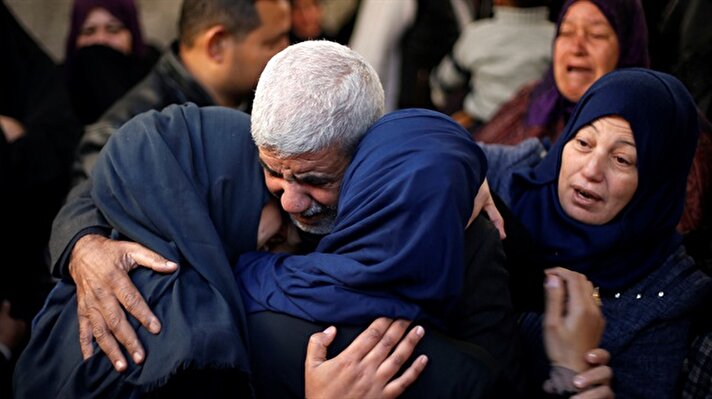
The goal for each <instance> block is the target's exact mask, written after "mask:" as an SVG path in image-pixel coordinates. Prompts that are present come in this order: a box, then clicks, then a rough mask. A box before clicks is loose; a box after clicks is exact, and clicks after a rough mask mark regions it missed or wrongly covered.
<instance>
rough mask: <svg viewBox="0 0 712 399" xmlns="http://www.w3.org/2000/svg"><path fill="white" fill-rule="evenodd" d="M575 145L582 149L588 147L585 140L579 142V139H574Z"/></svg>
mask: <svg viewBox="0 0 712 399" xmlns="http://www.w3.org/2000/svg"><path fill="white" fill-rule="evenodd" d="M576 144H578V145H579V146H580V147H583V148H587V147H589V145H588V142H587V141H585V140H581V139H576Z"/></svg>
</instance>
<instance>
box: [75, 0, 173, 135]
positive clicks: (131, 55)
mask: <svg viewBox="0 0 712 399" xmlns="http://www.w3.org/2000/svg"><path fill="white" fill-rule="evenodd" d="M158 56H159V52H158V50H157V49H155V48H154V47H152V46H149V45H147V44H146V43H145V42H144V41H143V35H142V33H141V28H140V24H139V19H138V12H137V9H136V5H135V4H134V0H75V1H74V5H73V7H72V19H71V26H70V30H69V35H68V36H67V44H66V52H65V57H66V58H65V65H66V68H67V84H68V87H69V90H70V93H71V95H72V104H73V106H74V109H75V113H76V114H77V116H78V117H79V119H80V120H81V122H82V123H83V124H85V125H86V124H89V123H92V122H94V121H96V119H97V118H98V117H99V116H101V114H102V113H103V112H104V111H105V110H106V109H107V108H109V106H111V104H113V103H114V101H116V100H117V99H118V98H119V97H121V96H122V95H123V94H124V93H126V92H127V91H128V89H130V88H131V87H132V86H133V85H135V84H136V83H138V81H139V80H141V78H143V77H144V76H145V75H146V74H147V73H148V71H149V70H150V69H151V67H152V66H153V64H154V63H155V62H156V60H157V59H158Z"/></svg>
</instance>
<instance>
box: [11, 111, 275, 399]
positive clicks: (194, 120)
mask: <svg viewBox="0 0 712 399" xmlns="http://www.w3.org/2000/svg"><path fill="white" fill-rule="evenodd" d="M92 183H93V188H92V191H91V195H92V198H93V200H94V203H95V204H96V206H97V207H98V208H99V210H100V211H101V213H102V214H103V215H104V216H105V217H106V219H107V220H108V221H109V222H110V224H111V225H112V226H113V227H114V229H115V234H117V235H119V236H120V237H121V238H123V239H130V240H132V241H136V242H138V243H141V244H143V245H145V246H147V247H148V248H151V249H153V250H154V251H156V252H158V253H160V254H161V255H162V256H164V257H166V258H167V259H170V260H173V261H176V262H178V263H179V265H180V267H179V270H178V271H177V272H175V273H171V274H166V275H163V274H157V273H154V272H152V271H150V270H148V269H145V268H138V269H136V270H134V271H133V272H132V273H131V279H132V280H133V282H134V284H135V285H136V286H137V288H138V289H139V290H140V291H141V293H142V295H143V296H144V298H145V299H146V301H147V302H148V305H149V307H150V308H151V309H152V310H153V312H154V313H155V314H156V316H157V317H158V318H159V319H160V320H161V322H162V324H163V329H162V331H161V333H160V334H159V335H156V336H154V335H152V334H150V333H149V332H148V331H146V329H145V328H143V327H140V326H139V325H138V323H137V322H136V320H134V319H133V318H131V319H130V321H131V322H132V324H133V326H134V328H135V329H136V333H137V335H138V338H139V339H140V341H141V342H142V343H143V345H144V347H145V348H146V352H147V353H146V359H145V362H144V364H143V365H142V366H136V365H134V363H133V362H131V361H129V367H128V370H127V371H126V372H124V373H122V374H119V373H117V372H116V371H114V369H113V367H112V365H111V363H110V361H109V360H108V358H107V357H106V356H105V355H104V354H103V353H102V352H101V351H100V350H99V348H98V347H97V348H96V349H95V354H94V356H92V357H91V358H89V359H88V360H87V361H82V358H81V352H80V349H79V335H78V330H77V313H76V312H77V305H76V297H75V287H74V285H73V284H68V283H65V282H61V283H59V285H58V286H57V287H56V288H55V290H54V291H53V292H52V293H51V295H50V297H49V299H48V303H47V305H46V307H45V309H43V311H42V312H41V313H40V315H39V316H38V318H37V319H36V321H35V330H34V331H33V337H32V341H31V342H30V345H29V347H28V351H27V352H26V353H25V356H23V359H22V360H21V362H20V364H19V366H18V370H19V372H20V373H21V374H22V376H20V377H18V376H16V379H17V381H23V389H25V390H28V391H27V392H26V393H25V394H26V395H27V396H28V397H108V396H110V395H114V394H115V395H118V396H120V397H121V396H125V395H127V394H128V393H127V392H124V391H120V390H118V389H119V388H121V389H123V390H133V389H135V390H136V391H138V392H141V391H148V390H152V389H154V388H156V387H158V386H160V385H162V384H164V383H165V382H166V381H167V380H168V378H169V377H170V376H171V375H172V374H174V373H176V372H177V371H179V370H181V369H186V368H190V369H205V368H211V369H220V370H226V371H227V372H229V373H236V374H241V373H247V372H248V371H249V369H248V367H249V361H248V359H247V349H246V339H247V336H246V326H245V323H244V319H245V314H244V309H243V306H242V299H241V296H240V294H239V292H238V288H237V285H236V284H235V281H234V279H233V277H232V271H231V264H232V262H235V261H236V259H237V257H238V255H239V254H241V253H243V252H246V251H249V250H254V249H255V248H256V245H257V244H256V241H257V226H258V223H259V219H260V214H261V209H262V206H263V204H264V203H265V201H266V200H267V198H268V194H267V192H266V190H265V188H264V180H263V174H262V171H261V168H260V166H259V164H258V161H257V154H256V149H255V147H254V144H253V143H252V139H251V136H250V122H249V117H248V116H247V115H245V114H243V113H241V112H239V111H234V110H229V109H226V108H218V107H213V108H204V109H200V108H198V107H196V106H195V105H192V104H191V105H185V106H170V107H168V108H166V109H165V110H164V111H163V112H160V113H159V112H156V111H151V112H148V113H145V114H142V115H140V116H138V117H136V118H134V119H132V120H131V121H129V122H127V123H126V124H125V125H124V126H123V127H122V128H121V129H120V130H119V131H118V132H116V133H115V134H114V135H112V137H111V139H110V140H109V142H108V143H107V144H106V146H105V147H104V149H103V150H102V152H101V155H100V157H99V160H98V161H97V164H96V167H95V168H94V170H93V172H92ZM127 358H128V357H127ZM234 380H235V381H236V383H237V382H238V381H243V382H244V379H240V378H235V379H234ZM32 389H34V390H37V391H32V392H30V391H29V390H32ZM117 390H118V391H117ZM117 392H118V393H117Z"/></svg>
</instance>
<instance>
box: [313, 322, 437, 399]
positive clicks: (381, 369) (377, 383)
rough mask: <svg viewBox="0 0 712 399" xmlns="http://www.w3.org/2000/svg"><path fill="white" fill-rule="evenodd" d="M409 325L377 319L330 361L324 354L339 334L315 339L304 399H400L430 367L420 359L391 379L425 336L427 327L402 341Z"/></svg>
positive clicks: (318, 335)
mask: <svg viewBox="0 0 712 399" xmlns="http://www.w3.org/2000/svg"><path fill="white" fill-rule="evenodd" d="M409 325H410V322H408V321H406V320H395V321H393V320H391V319H388V318H385V317H382V318H379V319H377V320H376V321H374V322H373V323H371V325H370V326H369V328H368V329H366V331H364V332H363V333H361V335H359V336H358V337H357V338H356V339H355V340H354V341H353V342H352V343H351V344H350V345H349V346H348V348H346V349H345V350H344V351H343V352H341V353H340V354H339V355H337V356H336V357H334V358H332V359H329V360H326V352H327V348H328V347H329V345H330V344H331V343H332V342H333V341H334V338H335V337H336V328H335V327H333V326H332V327H329V328H327V329H326V330H324V331H323V332H320V333H316V334H313V335H312V336H311V337H310V338H309V345H308V347H307V358H306V362H305V396H306V397H307V398H310V399H311V398H337V397H338V398H395V397H397V396H399V395H400V394H402V393H403V392H404V391H405V389H406V388H408V386H410V384H412V383H413V382H414V381H415V380H416V379H417V378H418V376H419V375H420V373H421V372H422V371H423V369H424V368H425V366H426V365H427V362H428V358H427V357H426V356H425V355H420V356H418V358H416V359H415V361H413V364H411V365H410V367H408V369H406V370H405V371H404V372H403V374H401V375H400V376H399V377H398V378H395V379H394V378H393V377H394V376H395V375H396V373H398V371H399V370H400V368H401V367H402V366H403V364H404V363H405V360H406V359H408V357H410V355H411V354H412V353H413V350H414V349H415V346H416V345H417V344H418V342H419V341H420V339H421V338H422V337H423V335H424V334H425V330H423V327H420V326H416V327H415V328H413V329H411V330H410V332H408V334H407V335H406V336H405V338H403V340H402V341H401V338H402V337H403V335H405V333H406V331H407V329H408V326H409ZM399 341H400V342H399ZM396 344H397V345H396Z"/></svg>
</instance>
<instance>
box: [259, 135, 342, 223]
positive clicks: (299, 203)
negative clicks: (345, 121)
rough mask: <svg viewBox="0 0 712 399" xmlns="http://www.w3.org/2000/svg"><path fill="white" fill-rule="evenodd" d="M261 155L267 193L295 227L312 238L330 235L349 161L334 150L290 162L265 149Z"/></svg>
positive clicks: (305, 155)
mask: <svg viewBox="0 0 712 399" xmlns="http://www.w3.org/2000/svg"><path fill="white" fill-rule="evenodd" d="M259 153H260V163H261V164H262V167H263V168H264V171H265V184H266V185H267V189H268V190H269V191H270V192H271V193H272V194H273V195H274V196H275V197H277V198H279V200H280V204H281V205H282V209H284V211H285V212H287V213H288V214H289V216H290V218H291V219H292V221H293V222H294V224H295V225H296V226H297V227H299V228H300V229H301V230H303V231H306V232H308V233H312V234H327V233H329V232H331V230H332V229H333V227H334V222H335V220H336V207H337V203H338V201H339V188H340V187H341V180H342V178H343V177H344V172H345V171H346V168H347V166H348V164H349V158H348V157H346V156H345V155H344V154H343V153H342V152H341V151H339V150H335V149H326V150H322V151H319V152H316V153H308V154H302V155H299V156H294V157H288V158H285V157H281V158H280V157H278V156H277V154H276V153H275V152H273V151H270V150H266V149H263V148H260V150H259Z"/></svg>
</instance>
